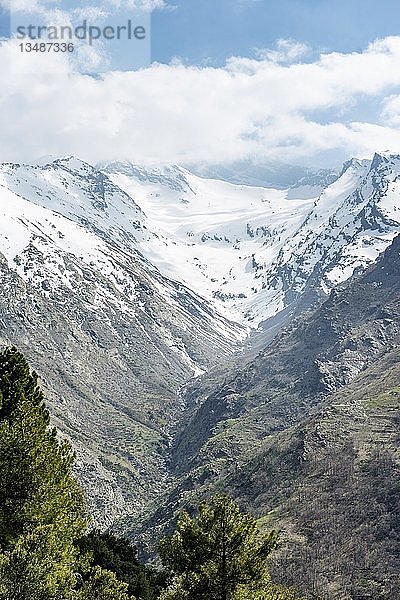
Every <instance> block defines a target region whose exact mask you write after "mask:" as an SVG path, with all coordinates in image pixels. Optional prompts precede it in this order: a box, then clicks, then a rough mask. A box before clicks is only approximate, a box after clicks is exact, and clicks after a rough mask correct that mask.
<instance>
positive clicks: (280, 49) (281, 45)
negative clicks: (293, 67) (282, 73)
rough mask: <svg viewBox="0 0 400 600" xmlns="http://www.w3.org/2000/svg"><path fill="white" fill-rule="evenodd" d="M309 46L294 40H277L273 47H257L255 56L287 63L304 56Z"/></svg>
mask: <svg viewBox="0 0 400 600" xmlns="http://www.w3.org/2000/svg"><path fill="white" fill-rule="evenodd" d="M308 52H309V48H308V46H307V45H306V44H302V43H300V42H296V41H295V40H284V39H280V40H277V42H276V44H275V48H273V49H270V48H269V49H268V48H267V49H264V48H261V49H258V50H257V56H258V58H260V59H262V60H269V61H271V62H274V63H280V64H288V63H293V62H296V61H298V60H299V59H300V58H303V57H304V56H306V55H307V54H308Z"/></svg>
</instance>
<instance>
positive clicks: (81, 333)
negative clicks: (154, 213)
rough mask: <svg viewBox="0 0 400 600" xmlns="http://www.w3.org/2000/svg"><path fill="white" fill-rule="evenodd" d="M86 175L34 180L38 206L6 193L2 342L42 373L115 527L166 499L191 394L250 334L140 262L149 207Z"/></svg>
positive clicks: (84, 170)
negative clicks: (193, 381)
mask: <svg viewBox="0 0 400 600" xmlns="http://www.w3.org/2000/svg"><path fill="white" fill-rule="evenodd" d="M73 167H74V168H73V169H72V170H71V168H70V167H69V168H68V169H67V170H65V169H64V167H63V168H61V172H60V167H59V166H58V165H57V163H55V165H52V166H51V167H49V168H48V169H47V168H45V169H42V170H39V172H38V173H39V174H38V173H36V169H35V168H32V169H31V170H30V169H28V170H27V171H28V175H29V176H30V177H31V178H32V181H31V182H30V183H29V181H28V182H27V180H28V177H27V176H26V177H25V180H24V183H22V182H21V189H20V191H21V192H23V196H28V195H29V194H30V195H31V196H32V198H31V199H30V200H26V199H25V197H23V196H22V194H17V193H16V191H15V192H13V191H12V190H10V186H9V187H3V188H0V201H1V212H2V220H1V223H0V228H1V231H2V236H1V249H2V252H3V254H1V255H0V257H1V263H0V280H1V287H2V294H1V297H0V342H1V344H14V345H17V346H18V347H19V348H21V350H22V351H23V352H25V353H26V355H27V357H28V358H29V360H30V361H31V363H32V364H33V366H34V367H35V368H36V369H37V371H38V372H39V373H40V374H41V375H42V377H43V384H44V387H45V388H46V391H47V395H48V398H49V401H50V407H51V411H52V415H53V421H54V423H55V424H56V425H57V426H58V427H59V429H60V430H61V432H62V434H63V435H66V436H68V437H69V438H70V439H71V440H72V442H73V444H74V446H75V448H76V450H77V453H78V456H79V460H78V465H77V466H78V473H79V476H80V478H81V480H82V482H83V484H84V486H85V489H86V491H87V493H88V497H89V498H90V504H91V511H92V513H93V514H94V516H95V519H96V523H97V524H100V525H103V526H104V525H110V524H112V523H113V522H114V521H115V520H116V519H117V518H118V517H120V516H122V515H126V514H136V513H137V512H138V511H140V509H141V507H142V504H143V503H145V502H148V500H149V498H151V497H153V496H154V495H155V494H157V493H158V492H159V491H160V489H162V487H163V482H164V480H165V479H166V470H165V459H164V455H165V451H166V449H167V448H168V445H169V436H170V432H171V430H172V428H173V427H174V424H175V423H176V421H177V420H178V419H179V416H180V413H181V411H182V407H181V401H180V399H179V388H180V386H181V385H183V384H184V383H185V382H186V381H187V380H188V379H190V377H192V376H193V375H195V374H198V373H200V372H202V371H203V370H206V369H207V368H208V367H209V366H210V365H211V364H213V362H214V361H216V360H219V359H221V358H222V357H223V356H224V355H225V354H227V353H228V354H229V353H231V352H232V350H233V348H235V347H236V345H237V343H238V342H239V341H240V340H241V339H242V338H243V337H244V336H245V335H246V332H245V330H244V328H243V327H241V326H240V325H238V324H235V323H232V322H230V321H228V320H227V319H226V318H224V317H223V316H221V315H219V314H218V312H217V311H216V310H215V308H214V307H211V306H210V305H209V304H208V303H207V302H206V301H205V300H204V299H202V298H200V297H199V296H197V295H196V294H194V293H193V292H191V291H190V290H189V289H187V288H186V287H185V286H184V285H182V284H179V283H176V282H173V281H170V280H168V279H166V278H165V277H163V276H162V275H161V274H160V273H159V271H158V270H157V269H156V268H155V267H154V266H152V265H151V264H150V263H148V261H146V260H145V259H144V258H143V257H142V256H141V255H140V254H139V253H138V252H137V251H136V250H135V249H134V248H133V247H131V249H130V252H129V253H128V252H127V249H126V246H127V244H128V243H131V236H134V232H135V231H136V228H137V227H139V226H138V225H137V221H136V218H140V215H141V212H140V209H138V207H137V206H136V205H135V204H134V202H133V201H132V200H131V199H130V198H129V197H128V196H126V195H125V194H124V193H123V192H122V191H121V190H117V189H116V188H115V186H114V185H113V184H112V183H111V182H110V181H109V180H107V178H106V177H105V176H103V175H101V174H98V173H97V174H96V172H95V170H94V169H92V168H90V167H88V166H87V165H84V164H82V163H78V164H77V165H73ZM75 167H76V169H79V171H78V174H77V173H76V172H75ZM6 170H7V172H8V171H10V170H11V171H14V170H15V171H17V172H18V168H17V167H15V168H14V167H7V169H6ZM25 171H26V169H25ZM25 171H24V172H25ZM31 171H32V172H31ZM41 177H49V180H50V184H49V185H50V192H49V194H48V195H45V194H44V193H43V188H42V187H40V186H39V183H41V179H40V178H41ZM13 181H14V184H15V186H16V188H18V186H17V183H16V181H18V180H15V179H14V180H13ZM33 182H36V184H37V185H36V187H35V186H34V183H33ZM28 184H29V185H28ZM78 191H79V193H78ZM28 192H29V194H28ZM121 203H122V205H123V206H125V209H124V210H125V211H126V213H128V211H131V212H130V214H131V215H133V216H134V217H135V220H134V221H132V220H131V226H132V229H131V231H128V232H126V236H125V237H124V236H123V233H124V232H123V230H122V229H121V228H120V227H117V226H116V225H115V226H113V225H112V221H113V220H115V221H116V218H114V217H115V215H116V213H117V209H118V208H120V207H121ZM48 205H49V206H54V208H55V209H59V210H60V211H61V210H63V211H64V212H65V213H67V216H63V215H62V214H60V213H59V212H55V210H52V209H50V208H49V206H48ZM93 206H95V208H94V210H93V211H92V213H90V211H91V207H92V208H93ZM103 212H104V215H103ZM88 215H90V216H91V218H90V219H88ZM100 225H102V228H101V229H100ZM128 234H129V235H128Z"/></svg>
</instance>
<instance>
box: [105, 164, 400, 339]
mask: <svg viewBox="0 0 400 600" xmlns="http://www.w3.org/2000/svg"><path fill="white" fill-rule="evenodd" d="M102 168H103V170H104V172H105V173H107V174H108V175H109V176H110V178H111V179H112V180H113V182H114V183H115V185H118V187H120V188H121V189H123V190H125V192H127V193H128V194H129V195H131V196H132V197H134V198H135V199H136V201H137V203H138V204H139V205H140V206H141V208H142V209H143V212H144V213H145V215H146V218H145V221H144V223H145V227H146V230H147V232H148V233H149V236H148V237H145V238H141V239H140V240H139V242H138V243H139V247H140V250H141V252H142V253H143V254H144V255H145V256H146V257H147V258H148V259H149V260H151V262H153V263H154V264H156V265H157V266H158V268H159V269H160V270H161V271H162V272H163V273H165V274H166V275H167V276H169V277H172V278H174V279H177V280H179V281H183V282H185V284H186V285H188V286H189V287H190V288H191V289H193V290H196V291H197V292H198V293H199V294H201V295H202V296H204V297H207V298H209V299H212V300H214V301H217V302H218V306H219V308H220V310H224V309H225V310H227V311H229V313H228V314H230V315H233V316H234V317H235V319H240V318H242V319H243V317H244V319H245V320H246V322H247V323H250V324H251V325H252V326H253V327H256V326H257V325H259V324H260V323H261V322H263V321H265V320H268V319H271V318H274V317H276V315H278V314H279V313H280V312H281V311H282V310H286V311H287V310H288V307H290V306H293V308H295V307H296V305H297V303H298V302H299V301H301V298H302V297H303V298H304V296H305V295H307V294H310V293H312V295H314V296H315V294H319V295H321V294H322V295H323V294H326V293H329V291H330V290H331V289H332V287H334V286H335V285H337V284H338V283H340V282H343V281H345V280H346V279H348V278H349V277H351V275H352V274H353V273H354V272H357V270H360V269H363V268H365V267H366V266H368V265H369V264H372V262H374V261H375V260H376V258H377V256H378V255H379V254H380V253H381V252H383V250H385V248H386V247H387V246H388V245H389V244H390V242H391V240H392V239H393V237H394V236H395V235H396V233H397V232H399V231H400V218H399V215H400V212H399V201H398V186H399V183H398V181H397V178H398V175H399V173H400V157H397V156H383V155H382V156H381V155H375V157H374V159H373V160H372V161H368V160H365V161H358V160H352V161H349V162H348V163H346V164H345V165H344V168H343V170H342V173H341V175H340V177H339V178H337V179H336V180H335V181H334V182H333V183H332V181H331V180H330V179H329V178H327V179H318V178H317V179H315V178H314V179H313V178H311V179H301V180H300V181H299V182H298V184H297V185H295V186H292V187H291V188H289V189H286V190H274V189H269V188H260V187H246V186H243V185H233V184H228V183H226V182H223V181H213V180H207V179H201V178H199V177H196V176H194V175H192V174H191V173H189V172H188V171H186V170H185V169H182V168H180V167H163V168H161V167H153V168H151V169H149V168H147V169H144V168H142V167H139V166H135V165H131V164H129V163H111V164H109V165H103V167H102ZM322 181H324V182H325V189H324V191H322V193H321V182H322Z"/></svg>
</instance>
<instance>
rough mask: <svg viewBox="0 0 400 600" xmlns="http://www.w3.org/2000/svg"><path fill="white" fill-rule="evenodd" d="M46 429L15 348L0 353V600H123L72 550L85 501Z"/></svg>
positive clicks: (68, 460)
mask: <svg viewBox="0 0 400 600" xmlns="http://www.w3.org/2000/svg"><path fill="white" fill-rule="evenodd" d="M49 422H50V419H49V413H48V411H47V409H46V406H45V404H44V397H43V393H42V391H41V389H40V388H39V385H38V377H37V375H36V373H34V372H31V371H30V368H29V365H28V363H27V362H26V360H25V358H24V356H23V355H22V354H21V353H20V352H18V350H16V349H15V348H8V349H6V350H4V351H2V352H0V600H75V599H77V600H129V598H128V595H127V593H126V590H127V585H125V584H122V583H121V582H118V581H117V580H116V577H115V575H114V574H112V573H109V572H107V571H102V570H101V569H98V568H94V569H91V568H90V562H89V556H85V555H84V554H82V553H81V552H80V551H79V550H78V548H77V544H76V541H77V540H78V539H79V538H81V537H82V535H83V533H84V531H85V529H86V525H87V516H86V508H85V501H84V497H83V493H82V491H81V489H80V487H79V485H78V483H77V482H76V480H75V479H74V477H73V476H72V474H71V467H72V464H73V460H74V453H73V451H72V449H71V447H70V445H69V444H68V443H66V442H59V441H58V439H57V434H56V431H55V429H50V428H49Z"/></svg>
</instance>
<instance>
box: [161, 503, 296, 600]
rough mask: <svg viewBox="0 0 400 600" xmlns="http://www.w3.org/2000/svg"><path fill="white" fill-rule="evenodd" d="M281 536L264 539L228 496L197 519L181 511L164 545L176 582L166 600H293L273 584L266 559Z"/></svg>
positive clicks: (291, 594) (201, 509)
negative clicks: (172, 532) (172, 531)
mask: <svg viewBox="0 0 400 600" xmlns="http://www.w3.org/2000/svg"><path fill="white" fill-rule="evenodd" d="M276 541H277V535H276V533H275V532H271V533H270V534H269V535H267V536H262V535H261V533H260V531H259V529H258V526H257V521H256V520H255V519H254V518H253V517H251V516H250V515H248V514H246V513H243V512H241V511H240V509H239V507H238V505H237V504H235V503H234V502H233V501H232V500H231V499H230V498H229V497H228V496H226V495H221V494H218V495H216V496H214V497H213V498H211V500H210V502H209V503H206V502H203V503H202V504H201V505H200V507H199V514H198V516H197V517H194V518H192V517H190V515H189V514H188V513H187V512H186V511H183V512H182V513H181V514H180V516H179V519H178V524H177V528H176V531H175V533H174V534H173V535H172V536H167V537H166V538H164V539H163V541H162V542H161V547H160V554H161V558H162V560H163V563H164V565H165V566H166V567H167V568H168V569H169V570H170V571H171V573H172V575H173V583H172V585H171V586H170V588H169V589H168V590H166V591H165V592H164V593H163V594H162V595H161V599H162V600H186V599H187V600H197V599H198V600H290V599H294V598H296V597H297V596H296V594H295V593H294V592H292V591H290V590H285V589H283V588H281V587H280V586H276V585H274V584H273V583H272V582H271V578H270V575H269V571H268V565H267V559H268V557H269V555H270V553H271V551H272V549H273V547H274V546H275V544H276Z"/></svg>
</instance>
